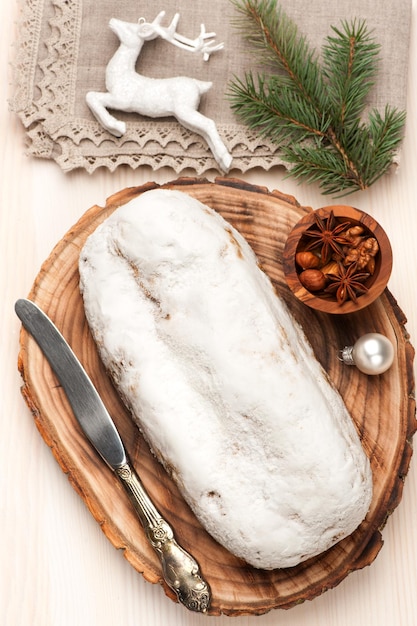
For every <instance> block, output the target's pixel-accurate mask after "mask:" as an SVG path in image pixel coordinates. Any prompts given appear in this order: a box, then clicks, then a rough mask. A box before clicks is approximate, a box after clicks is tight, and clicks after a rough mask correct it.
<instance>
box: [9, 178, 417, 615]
mask: <svg viewBox="0 0 417 626" xmlns="http://www.w3.org/2000/svg"><path fill="white" fill-rule="evenodd" d="M156 187H158V185H156V184H154V183H150V184H148V185H146V186H143V187H138V188H130V189H126V190H124V191H122V192H120V193H118V194H116V195H114V196H112V197H111V198H110V199H109V200H108V202H107V204H106V206H105V207H104V208H102V207H99V206H94V207H92V208H91V209H90V210H89V211H87V212H86V213H85V214H84V215H83V217H82V218H81V219H80V220H79V222H78V223H77V224H76V225H75V226H74V227H73V228H72V229H71V230H70V231H69V232H68V233H67V234H66V235H65V237H64V238H63V239H62V240H61V241H60V242H59V243H58V244H57V246H56V247H55V249H54V250H53V252H52V253H51V255H50V256H49V258H48V259H47V260H46V262H45V263H44V265H43V266H42V268H41V270H40V273H39V275H38V276H37V278H36V280H35V283H34V285H33V288H32V290H31V292H30V294H29V297H30V299H32V300H33V301H35V302H36V303H37V304H38V305H39V306H40V307H41V308H42V309H43V310H44V311H45V312H46V313H47V314H48V315H49V316H50V317H51V318H52V320H53V321H54V322H55V323H56V325H57V326H58V328H59V329H60V330H61V331H62V333H63V334H64V336H65V337H66V338H67V340H68V341H69V343H70V344H71V346H72V347H73V349H74V351H75V353H76V354H77V356H78V357H79V359H80V360H81V362H82V363H83V364H84V366H85V368H86V370H87V372H88V373H89V374H90V376H91V378H92V380H93V382H94V384H95V385H96V387H97V389H98V391H99V393H100V395H101V396H102V398H103V400H104V403H105V404H106V406H107V407H108V409H109V411H110V414H111V415H112V416H113V418H114V420H115V422H116V425H117V427H118V429H119V431H120V434H121V436H122V439H123V440H124V442H125V445H126V448H127V450H128V453H129V455H130V456H131V458H132V460H133V462H134V465H135V466H136V468H137V470H138V472H139V474H140V476H141V477H142V479H143V482H144V484H145V486H146V488H147V489H148V491H149V493H150V495H151V497H152V498H153V500H154V502H155V504H156V505H157V507H158V508H159V509H160V510H161V513H162V514H163V515H164V516H166V518H167V519H168V520H169V521H170V522H171V524H172V525H173V527H174V529H175V532H176V535H177V537H178V539H179V541H180V543H182V545H183V546H184V547H185V549H187V550H189V551H190V552H191V553H192V554H193V555H194V556H195V558H196V559H197V561H198V562H199V564H200V566H201V569H202V572H203V573H204V576H205V577H206V578H207V580H208V582H209V584H210V586H211V588H212V593H213V600H212V605H211V608H210V614H212V615H219V614H220V613H224V614H227V615H243V614H262V613H265V612H266V611H268V610H270V609H272V608H278V607H279V608H290V607H292V606H294V605H295V604H297V603H299V602H301V601H303V600H311V599H313V598H314V597H316V596H317V595H319V594H320V593H322V592H323V591H324V590H326V589H329V588H331V587H334V586H335V585H337V584H338V583H340V582H341V581H342V580H343V578H345V577H346V576H347V575H348V574H349V573H350V572H351V571H353V570H355V569H358V568H362V567H364V566H365V565H369V564H370V563H371V562H372V561H373V560H374V558H375V557H376V555H377V553H378V551H379V550H380V548H381V546H382V543H383V542H382V537H381V529H382V527H383V526H384V523H385V521H386V518H387V516H388V515H389V514H390V513H391V512H392V511H393V510H394V509H395V507H396V506H397V505H398V504H399V502H400V499H401V495H402V487H403V481H404V477H405V475H406V474H407V471H408V467H409V462H410V458H411V454H412V448H411V438H412V435H413V434H414V432H415V430H416V428H417V423H416V421H415V402H414V395H413V394H414V378H413V370H412V364H413V358H414V350H413V348H412V346H411V344H410V343H409V339H408V336H407V333H406V330H405V326H404V325H405V322H406V319H405V317H404V315H403V313H402V312H401V310H400V308H399V307H398V306H397V303H396V302H395V300H394V298H393V297H392V296H391V295H390V293H389V292H388V291H387V290H385V292H384V293H383V294H382V296H380V298H378V300H377V301H376V302H374V303H373V304H372V305H370V306H369V307H368V308H366V309H364V310H361V311H359V312H357V313H351V314H349V315H336V316H332V315H328V314H326V313H320V312H314V311H312V310H311V309H309V308H308V307H306V306H305V305H303V304H301V303H300V302H298V301H297V300H296V299H295V298H294V296H293V295H292V294H291V293H290V291H289V289H288V288H287V286H286V283H285V280H284V276H283V270H282V251H283V247H284V243H285V240H286V237H287V235H288V233H289V231H290V230H291V228H292V227H293V226H294V224H295V223H296V222H297V221H298V220H299V219H300V218H301V217H302V216H304V215H305V214H306V213H307V212H309V211H311V209H309V208H305V207H301V206H300V205H299V204H298V203H297V201H296V200H295V199H294V198H293V197H290V196H286V195H283V194H282V193H280V192H278V191H274V192H272V193H270V192H268V190H266V189H264V188H260V187H255V186H252V185H248V184H246V183H243V182H242V181H239V180H235V179H227V178H225V179H217V180H216V181H215V182H214V183H211V182H208V181H206V180H198V179H179V180H177V181H174V182H173V183H170V184H166V185H163V186H162V187H164V188H170V189H178V190H180V191H183V192H185V193H187V194H190V195H191V196H193V197H195V198H197V199H198V200H200V201H202V202H204V203H205V204H208V205H209V206H211V207H212V208H214V209H216V210H217V211H218V212H219V213H221V214H222V215H223V216H224V217H225V218H226V219H227V220H228V221H230V222H231V223H232V224H233V225H234V226H235V227H236V228H237V229H238V230H239V231H240V232H241V233H242V234H243V235H244V236H245V237H246V239H247V240H248V242H249V243H250V244H251V245H252V247H253V249H254V251H255V253H256V254H257V255H258V258H259V260H260V263H261V265H262V267H263V269H264V270H265V271H266V272H267V273H268V274H269V276H270V277H271V279H272V281H273V283H274V284H275V285H276V288H277V290H278V292H279V293H280V294H281V295H282V296H283V298H284V299H285V300H286V301H287V303H288V305H289V307H290V308H291V310H292V311H293V314H294V316H295V317H296V318H297V319H298V321H299V322H300V323H301V324H302V325H303V327H304V329H305V332H306V334H307V336H308V337H309V339H310V341H311V343H312V345H313V348H314V350H315V353H316V355H317V358H318V359H319V360H320V361H321V363H322V364H323V366H324V368H325V369H326V370H327V371H328V372H329V375H330V377H331V378H332V380H333V381H334V383H335V385H336V387H337V388H338V389H339V391H340V393H341V395H342V396H343V398H344V400H345V402H346V405H347V407H348V409H349V411H350V413H351V415H352V418H353V420H354V422H355V425H356V427H357V430H358V432H359V434H360V437H361V440H362V444H363V446H364V449H365V451H366V452H367V454H368V455H369V457H370V460H371V464H372V470H373V480H374V495H373V500H372V505H371V508H370V511H369V513H368V515H367V517H366V519H365V520H364V521H363V523H362V524H361V525H360V527H359V528H358V529H357V530H356V531H355V532H354V533H353V534H352V535H350V536H349V537H348V538H346V539H344V540H343V541H341V542H340V543H339V544H337V545H336V546H334V547H333V548H331V549H330V550H328V551H327V552H325V553H324V554H322V555H320V556H318V557H316V558H313V559H310V560H309V561H307V562H305V563H302V564H301V565H299V566H297V567H294V568H291V569H281V570H274V571H264V570H256V569H254V568H252V567H249V566H248V565H246V564H245V563H244V562H242V561H241V560H240V559H238V558H236V557H234V556H232V555H231V554H230V553H229V552H227V551H226V550H225V549H224V548H222V547H221V546H219V545H218V544H217V543H216V542H215V541H214V540H213V539H212V538H211V537H210V536H209V535H208V534H207V533H206V532H205V531H204V530H203V528H202V527H201V526H200V524H199V523H198V521H197V520H196V518H195V517H194V515H193V514H192V512H191V511H190V509H189V508H188V506H187V505H186V504H185V502H184V501H183V499H182V498H181V495H180V494H179V492H178V490H177V488H176V487H175V485H174V484H173V483H172V482H171V480H170V479H169V478H168V476H167V475H166V473H165V471H164V470H163V468H162V467H161V465H160V464H159V463H158V462H157V461H156V460H155V459H154V458H153V456H152V454H151V453H150V451H149V449H148V447H147V445H146V443H145V442H144V441H143V439H142V437H141V435H140V434H139V432H138V429H137V428H136V427H135V426H134V424H133V421H132V419H131V417H130V416H129V414H128V413H127V411H126V410H125V408H124V407H123V405H122V403H121V401H120V399H119V397H118V395H117V393H116V392H115V390H114V388H113V386H112V384H111V382H110V381H109V379H108V377H107V375H106V373H105V371H104V368H103V366H102V364H101V361H100V359H99V357H98V354H97V352H96V348H95V344H94V342H93V340H92V337H91V335H90V332H89V329H88V326H87V323H86V319H85V317H84V308H83V302H82V299H81V296H80V294H79V289H78V280H79V276H78V256H79V253H80V250H81V248H82V246H83V244H84V241H85V239H86V237H87V236H88V235H89V234H90V233H91V232H92V231H93V230H94V229H95V228H96V227H97V226H98V224H100V223H101V222H102V221H103V220H104V219H105V218H106V217H107V216H108V215H109V214H111V213H112V211H114V210H115V209H116V207H118V206H120V205H122V204H125V203H126V202H128V201H129V200H131V199H132V198H134V197H135V196H137V195H138V194H141V193H143V192H144V191H147V190H149V189H153V188H156ZM242 315H244V311H242ZM374 331H375V332H381V333H383V334H385V335H386V336H388V337H389V339H391V340H392V341H393V343H394V345H395V346H396V351H397V356H396V360H395V363H394V365H393V366H392V367H391V369H390V370H389V371H388V372H386V373H384V374H382V375H380V376H373V377H372V376H370V377H368V376H366V375H364V374H361V373H360V372H359V371H358V370H357V369H356V367H350V366H346V365H344V364H343V363H341V362H340V360H339V359H338V351H339V350H340V349H342V348H343V347H344V346H346V345H353V343H354V342H355V341H356V339H357V338H358V337H360V336H361V335H363V334H364V333H366V332H374ZM20 341H21V349H20V355H19V369H20V371H21V374H22V377H23V380H24V386H23V393H24V396H25V399H26V401H27V404H28V405H29V407H30V409H31V410H32V412H33V415H34V419H35V422H36V425H37V427H38V429H39V430H40V432H41V434H42V437H43V438H44V439H45V441H46V443H47V444H48V446H50V447H51V448H52V451H53V453H54V455H55V457H56V459H57V461H58V462H59V464H60V466H61V468H62V470H63V471H64V472H66V473H67V474H68V477H69V480H70V482H71V484H72V485H73V487H74V488H75V489H76V491H77V492H78V493H79V494H80V496H81V497H82V498H83V500H84V501H85V503H86V504H87V506H88V508H89V509H90V511H91V513H92V514H93V516H94V517H95V519H96V520H97V522H98V523H99V524H100V525H101V528H102V529H103V531H104V533H105V535H106V536H107V537H108V539H109V540H110V541H111V542H112V544H113V545H114V546H115V547H117V548H121V549H123V550H124V555H125V557H126V559H127V560H128V561H129V562H130V563H131V564H132V565H133V567H134V568H135V569H136V570H137V571H139V572H141V573H143V576H144V577H145V578H146V580H148V581H150V582H152V583H157V582H160V583H161V584H162V586H163V587H164V590H165V593H166V594H167V595H168V596H169V597H170V598H172V599H175V598H174V596H173V594H172V592H171V591H170V590H169V589H168V588H167V587H166V585H165V583H164V582H163V581H162V577H161V572H160V567H159V561H158V559H157V557H156V556H155V555H154V553H153V550H152V549H151V548H150V547H149V546H148V543H147V541H146V539H145V536H144V532H143V530H142V528H141V526H140V523H139V522H138V520H137V518H136V516H135V514H134V513H133V511H132V508H131V505H130V503H129V501H128V499H127V496H125V494H124V492H123V491H122V487H121V486H120V485H119V483H118V481H117V479H116V478H115V477H114V475H113V474H112V472H111V471H110V470H109V469H108V468H107V466H106V465H105V464H104V463H103V462H102V460H101V459H100V458H99V457H98V455H97V454H96V453H95V451H94V450H93V449H92V447H91V446H90V444H89V443H88V442H87V440H86V439H85V437H84V436H83V434H82V432H81V431H80V428H79V426H78V424H77V422H76V421H75V418H74V417H73V415H72V412H71V409H70V407H69V405H68V402H67V400H66V397H65V394H64V392H63V390H62V389H61V388H60V386H59V385H58V384H57V381H56V379H55V377H54V375H53V374H52V372H51V370H50V368H49V365H48V363H47V362H46V360H45V358H44V357H43V355H42V353H41V352H40V350H39V348H38V347H37V345H36V343H35V342H34V341H33V340H32V338H31V337H29V336H28V335H27V333H26V332H25V331H23V330H22V333H21V340H20ZM302 384H303V381H302V380H300V389H302Z"/></svg>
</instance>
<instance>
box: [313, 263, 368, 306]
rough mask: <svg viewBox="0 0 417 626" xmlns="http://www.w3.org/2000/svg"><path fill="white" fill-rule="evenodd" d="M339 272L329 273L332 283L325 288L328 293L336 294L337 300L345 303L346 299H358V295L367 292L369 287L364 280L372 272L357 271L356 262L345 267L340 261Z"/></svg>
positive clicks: (328, 277)
mask: <svg viewBox="0 0 417 626" xmlns="http://www.w3.org/2000/svg"><path fill="white" fill-rule="evenodd" d="M338 271H339V274H327V279H328V280H329V282H330V285H328V286H327V287H326V289H325V290H324V291H325V292H326V293H331V294H336V300H337V302H338V303H339V304H343V303H344V302H346V300H349V299H350V300H353V302H357V301H358V296H361V295H362V294H364V293H366V292H367V291H368V288H367V287H365V285H363V282H364V281H365V280H366V279H367V278H368V276H369V275H370V274H368V273H367V272H357V267H356V263H352V264H351V265H349V266H348V267H345V266H344V265H343V264H342V263H338Z"/></svg>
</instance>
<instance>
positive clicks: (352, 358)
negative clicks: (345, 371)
mask: <svg viewBox="0 0 417 626" xmlns="http://www.w3.org/2000/svg"><path fill="white" fill-rule="evenodd" d="M340 354H341V360H342V361H343V362H344V363H346V365H356V367H357V368H358V370H360V371H361V372H363V373H364V374H371V375H375V374H382V373H383V372H386V371H387V369H389V368H390V367H391V365H392V363H393V361H394V346H393V345H392V343H391V341H390V340H389V339H388V338H387V337H385V336H384V335H380V334H379V333H367V334H366V335H362V337H360V338H359V339H358V340H357V341H356V343H355V344H354V345H353V346H346V347H345V348H343V350H341V352H340Z"/></svg>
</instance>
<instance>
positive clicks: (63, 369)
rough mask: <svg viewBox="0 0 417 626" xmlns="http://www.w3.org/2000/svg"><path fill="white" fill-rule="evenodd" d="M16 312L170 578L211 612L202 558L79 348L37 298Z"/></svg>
mask: <svg viewBox="0 0 417 626" xmlns="http://www.w3.org/2000/svg"><path fill="white" fill-rule="evenodd" d="M15 310H16V314H17V315H18V317H19V318H20V320H21V322H22V324H23V326H24V328H25V329H26V330H27V331H28V332H29V333H30V334H31V335H32V336H33V338H34V339H35V340H36V342H37V343H38V345H39V347H40V348H41V350H42V352H43V353H44V355H45V356H46V358H47V359H48V361H49V364H50V365H51V367H52V369H53V371H54V372H55V375H56V376H57V378H58V380H59V382H60V383H61V385H62V387H63V388H64V390H65V393H66V395H67V397H68V400H69V402H70V404H71V407H72V410H73V412H74V415H75V417H76V418H77V420H78V422H79V423H80V426H81V428H82V429H83V431H84V433H85V435H86V436H87V438H88V439H89V440H90V442H91V443H92V445H93V446H94V447H95V449H96V450H97V452H98V453H99V454H100V455H101V457H102V458H103V459H104V461H105V462H106V463H107V465H109V467H110V468H111V469H112V470H113V471H114V472H115V474H116V476H117V477H118V479H119V480H120V482H121V483H122V485H123V487H124V488H125V489H126V491H127V493H128V496H129V498H130V500H131V502H132V504H133V506H134V508H135V510H136V513H137V514H138V517H139V519H140V521H141V522H142V525H143V528H144V530H145V533H146V535H147V537H148V539H149V542H150V544H151V545H152V547H153V548H154V550H155V552H156V554H157V555H158V557H159V559H160V561H161V565H162V572H163V576H164V579H165V581H166V583H167V584H168V585H169V587H170V588H171V589H172V590H173V591H174V592H175V593H176V595H177V597H178V599H179V601H180V602H181V603H182V604H183V605H184V606H185V607H187V609H190V610H191V611H199V612H202V613H206V612H207V610H208V607H209V605H210V597H211V592H210V587H209V585H208V584H207V582H206V581H205V580H204V579H203V578H202V576H201V573H200V568H199V566H198V564H197V562H196V560H195V559H194V558H193V557H192V556H191V555H190V554H188V552H186V551H185V550H184V549H183V548H182V547H181V546H180V545H178V543H177V542H176V540H175V537H174V533H173V530H172V528H171V526H170V525H169V524H168V522H167V521H166V520H165V519H164V518H163V517H162V516H161V514H160V513H159V512H158V510H157V509H156V507H155V506H154V504H153V503H152V501H151V499H150V498H149V496H148V494H147V493H146V491H145V488H144V486H143V484H142V482H141V480H140V478H139V476H138V475H137V473H136V471H135V469H134V467H133V466H132V464H131V462H130V460H129V459H128V457H127V453H126V451H125V448H124V445H123V443H122V440H121V438H120V436H119V433H118V432H117V430H116V426H115V425H114V422H113V420H112V418H111V417H110V415H109V413H108V411H107V409H106V407H105V406H104V404H103V402H102V400H101V398H100V396H99V394H98V392H97V390H96V389H95V387H94V385H93V383H92V382H91V380H90V379H89V377H88V375H87V373H86V371H85V370H84V368H83V366H82V365H81V363H80V362H79V360H78V359H77V357H76V356H75V354H74V352H73V351H72V349H71V348H70V346H69V345H68V343H67V342H66V340H65V339H64V337H63V336H62V335H61V333H60V332H59V330H58V329H57V328H56V326H55V325H54V324H53V322H52V321H51V320H50V319H49V318H48V316H47V315H46V314H45V313H44V312H43V311H42V310H41V309H40V308H39V307H38V306H37V305H36V304H34V303H33V302H31V301H30V300H26V299H20V300H17V302H16V304H15Z"/></svg>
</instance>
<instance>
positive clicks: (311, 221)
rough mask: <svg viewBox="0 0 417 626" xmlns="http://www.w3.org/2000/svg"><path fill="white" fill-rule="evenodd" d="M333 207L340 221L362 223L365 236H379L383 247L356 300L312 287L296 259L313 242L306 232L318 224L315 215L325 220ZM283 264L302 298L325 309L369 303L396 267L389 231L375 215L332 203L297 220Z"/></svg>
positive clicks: (336, 310)
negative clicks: (304, 280)
mask: <svg viewBox="0 0 417 626" xmlns="http://www.w3.org/2000/svg"><path fill="white" fill-rule="evenodd" d="M332 211H333V215H334V216H335V218H336V221H337V222H339V223H342V222H346V221H347V222H350V223H351V225H352V226H361V227H362V228H363V229H364V233H363V234H364V235H365V236H369V237H375V239H376V240H377V242H378V246H379V250H378V252H377V254H376V256H375V268H374V271H373V273H372V274H370V275H369V277H368V278H367V279H366V280H365V281H364V282H363V285H364V286H365V287H366V288H367V291H366V292H365V293H363V294H361V295H358V297H357V301H356V302H355V301H353V300H351V299H347V300H345V301H344V302H343V303H339V302H338V301H337V299H336V296H335V295H333V294H329V293H325V292H324V290H323V289H321V290H319V291H313V290H311V291H309V290H308V289H306V287H305V286H304V285H303V284H302V283H301V281H300V273H301V272H302V269H301V268H300V267H299V266H298V264H297V263H296V260H295V257H296V254H297V253H298V252H301V251H303V250H305V248H306V246H307V245H308V243H309V242H311V239H310V240H309V238H308V237H307V236H306V235H305V232H306V230H307V229H309V228H310V227H313V226H314V225H315V223H316V221H315V217H314V216H315V215H318V216H319V217H321V218H322V219H324V220H325V219H327V218H328V217H329V215H330V213H331V212H332ZM283 266H284V275H285V280H286V281H287V284H288V286H289V288H290V289H291V291H292V292H293V294H294V295H295V296H296V298H298V300H300V301H301V302H303V303H304V304H306V305H308V306H309V307H311V308H313V309H316V310H317V311H323V312H324V313H335V314H341V313H342V314H343V313H353V312H356V311H360V310H361V309H363V308H365V307H367V306H369V305H370V304H371V303H372V302H374V301H375V300H376V299H377V298H378V297H379V296H380V295H381V294H382V292H383V291H384V289H385V287H386V286H387V283H388V280H389V277H390V275H391V270H392V249H391V244H390V242H389V239H388V237H387V235H386V233H385V231H384V230H383V228H382V227H381V226H380V224H378V222H376V221H375V220H374V219H373V217H371V216H370V215H368V214H367V213H364V212H363V211H360V210H359V209H356V208H354V207H352V206H345V205H330V206H325V207H322V208H320V209H317V210H316V211H312V212H311V213H309V214H307V215H305V216H304V217H303V218H302V219H301V220H300V221H299V222H297V224H296V225H295V226H294V228H293V229H292V231H291V232H290V234H289V236H288V239H287V241H286V243H285V246H284V251H283ZM363 271H366V270H363Z"/></svg>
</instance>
